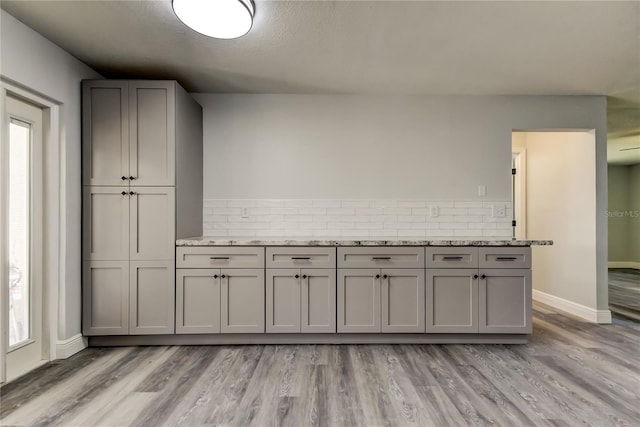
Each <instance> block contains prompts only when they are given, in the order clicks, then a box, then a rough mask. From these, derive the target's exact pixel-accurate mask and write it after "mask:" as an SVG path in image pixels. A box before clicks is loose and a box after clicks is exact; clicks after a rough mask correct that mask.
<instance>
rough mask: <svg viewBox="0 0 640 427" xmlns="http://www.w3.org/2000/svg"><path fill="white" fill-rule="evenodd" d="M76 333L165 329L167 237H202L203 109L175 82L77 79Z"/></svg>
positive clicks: (170, 259)
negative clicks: (78, 292)
mask: <svg viewBox="0 0 640 427" xmlns="http://www.w3.org/2000/svg"><path fill="white" fill-rule="evenodd" d="M82 185H83V193H82V194H83V201H82V211H83V212H82V216H83V222H82V245H83V248H82V259H83V272H82V302H83V314H82V324H83V327H82V328H83V333H84V335H90V336H91V335H151V334H172V333H174V330H175V329H174V328H175V326H174V325H175V240H176V239H177V238H184V237H190V236H198V235H201V234H202V108H201V107H200V105H199V104H198V103H196V102H195V101H194V100H193V99H192V98H191V96H190V95H189V94H188V93H187V92H186V91H185V90H184V89H183V88H182V87H181V86H180V85H179V84H178V83H177V82H175V81H146V80H85V81H83V82H82Z"/></svg>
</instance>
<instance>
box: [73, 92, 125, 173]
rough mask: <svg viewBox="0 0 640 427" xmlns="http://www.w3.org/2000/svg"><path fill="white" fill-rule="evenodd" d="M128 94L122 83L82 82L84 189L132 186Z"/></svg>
mask: <svg viewBox="0 0 640 427" xmlns="http://www.w3.org/2000/svg"><path fill="white" fill-rule="evenodd" d="M128 91H129V84H128V82H126V81H122V80H86V81H83V82H82V141H83V144H82V158H83V161H82V162H83V173H82V182H83V184H84V185H123V184H124V185H129V181H128V178H129V176H130V174H129V101H128V99H129V93H128ZM123 177H124V178H125V179H124V180H123V179H122V178H123Z"/></svg>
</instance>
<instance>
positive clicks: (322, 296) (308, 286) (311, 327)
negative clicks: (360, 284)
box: [300, 268, 336, 333]
mask: <svg viewBox="0 0 640 427" xmlns="http://www.w3.org/2000/svg"><path fill="white" fill-rule="evenodd" d="M300 274H301V276H300V280H301V282H300V298H301V307H300V321H301V324H300V331H301V332H311V333H335V332H336V270H335V269H332V268H331V269H329V268H326V269H325V268H304V269H302V270H301V271H300Z"/></svg>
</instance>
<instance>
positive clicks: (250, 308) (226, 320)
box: [220, 268, 265, 334]
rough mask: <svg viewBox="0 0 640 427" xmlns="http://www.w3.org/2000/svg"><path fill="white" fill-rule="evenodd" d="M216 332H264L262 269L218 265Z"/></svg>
mask: <svg viewBox="0 0 640 427" xmlns="http://www.w3.org/2000/svg"><path fill="white" fill-rule="evenodd" d="M220 272H221V274H220V277H221V281H220V284H221V298H220V304H221V307H220V312H221V320H220V332H222V333H226V334H230V333H263V332H264V311H265V310H264V307H265V303H264V294H265V289H264V288H265V286H264V285H265V283H264V270H263V269H257V268H250V269H222V270H220Z"/></svg>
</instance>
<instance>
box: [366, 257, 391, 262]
mask: <svg viewBox="0 0 640 427" xmlns="http://www.w3.org/2000/svg"><path fill="white" fill-rule="evenodd" d="M371 259H372V260H374V261H389V260H390V259H391V257H390V256H374V257H371Z"/></svg>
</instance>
